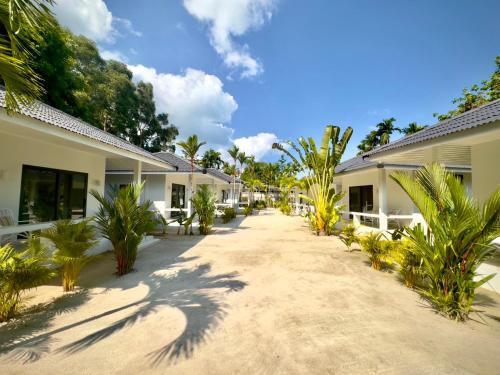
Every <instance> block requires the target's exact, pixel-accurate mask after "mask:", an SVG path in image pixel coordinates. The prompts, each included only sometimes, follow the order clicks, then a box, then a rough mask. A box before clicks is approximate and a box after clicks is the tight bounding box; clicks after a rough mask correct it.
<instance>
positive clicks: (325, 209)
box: [273, 125, 352, 235]
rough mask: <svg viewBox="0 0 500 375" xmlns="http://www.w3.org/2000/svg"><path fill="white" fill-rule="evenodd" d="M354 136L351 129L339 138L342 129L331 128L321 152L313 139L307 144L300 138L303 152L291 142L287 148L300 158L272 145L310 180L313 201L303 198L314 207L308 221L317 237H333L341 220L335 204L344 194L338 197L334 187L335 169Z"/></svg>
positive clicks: (329, 127)
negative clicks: (336, 224) (337, 223)
mask: <svg viewBox="0 0 500 375" xmlns="http://www.w3.org/2000/svg"><path fill="white" fill-rule="evenodd" d="M351 135H352V128H351V127H348V128H347V129H346V130H345V132H344V134H343V135H342V137H340V128H339V127H338V126H332V125H328V126H326V128H325V131H324V133H323V139H322V141H321V146H320V149H319V150H318V148H317V147H316V142H315V141H314V139H312V138H308V139H307V140H306V139H304V138H302V137H301V138H299V140H298V144H299V146H300V148H299V146H297V145H296V144H295V143H293V142H291V141H288V142H287V143H288V145H289V146H290V148H291V150H293V151H295V153H296V154H297V156H294V155H293V154H292V153H291V152H290V151H289V150H288V149H287V148H285V147H284V146H283V145H280V144H278V143H275V144H273V148H275V149H278V150H281V151H282V152H284V153H285V154H286V155H288V156H289V157H290V158H291V159H292V161H293V162H294V163H295V165H296V167H297V169H299V170H301V171H303V172H304V174H305V175H306V177H307V178H306V181H307V184H308V185H309V190H310V191H311V195H312V198H309V197H307V196H301V197H302V198H303V199H304V200H306V201H309V202H311V203H312V204H313V205H314V213H311V216H310V218H309V219H310V221H311V226H312V227H313V228H314V231H315V232H316V233H317V234H318V235H329V234H331V233H332V231H333V227H334V225H335V223H336V222H337V221H338V219H339V215H338V209H337V207H336V204H337V202H338V201H340V200H341V199H342V197H343V194H337V193H336V192H335V190H334V189H333V188H332V187H331V184H332V180H333V176H334V174H335V167H336V166H337V165H338V164H339V163H340V159H341V158H342V155H343V153H344V151H345V148H346V146H347V143H348V142H349V139H350V138H351Z"/></svg>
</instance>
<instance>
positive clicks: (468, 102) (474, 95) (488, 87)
mask: <svg viewBox="0 0 500 375" xmlns="http://www.w3.org/2000/svg"><path fill="white" fill-rule="evenodd" d="M495 63H496V66H497V67H496V70H495V71H494V72H493V74H492V75H491V77H490V78H489V79H488V80H486V81H483V82H481V85H477V84H475V85H472V86H471V87H470V88H464V89H463V91H462V96H460V97H458V98H455V99H453V101H452V102H453V104H456V105H457V108H456V109H452V110H451V111H448V113H444V114H439V113H434V117H437V118H438V120H439V121H443V120H446V119H449V118H451V117H453V116H457V115H459V114H461V113H465V112H467V111H470V110H471V109H474V108H477V107H480V106H482V105H484V104H486V103H488V102H491V101H493V100H496V99H499V98H500V56H497V57H496V59H495Z"/></svg>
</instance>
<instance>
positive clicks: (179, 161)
mask: <svg viewBox="0 0 500 375" xmlns="http://www.w3.org/2000/svg"><path fill="white" fill-rule="evenodd" d="M154 155H155V156H156V157H158V158H160V159H161V160H163V161H165V162H167V163H169V164H171V165H173V166H174V167H176V172H191V162H190V161H189V160H186V159H184V158H183V157H181V156H179V155H176V154H174V153H173V152H168V151H162V152H155V153H154ZM194 172H203V170H202V169H201V168H200V167H198V166H197V165H195V166H194Z"/></svg>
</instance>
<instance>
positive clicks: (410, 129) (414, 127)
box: [401, 122, 427, 135]
mask: <svg viewBox="0 0 500 375" xmlns="http://www.w3.org/2000/svg"><path fill="white" fill-rule="evenodd" d="M426 127H427V125H418V124H417V123H416V122H411V123H409V124H408V126H407V127H406V128H403V129H401V132H402V133H403V134H404V135H412V134H415V133H418V132H419V131H420V130H424V129H425V128H426Z"/></svg>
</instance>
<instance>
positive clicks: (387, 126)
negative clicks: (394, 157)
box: [358, 117, 401, 155]
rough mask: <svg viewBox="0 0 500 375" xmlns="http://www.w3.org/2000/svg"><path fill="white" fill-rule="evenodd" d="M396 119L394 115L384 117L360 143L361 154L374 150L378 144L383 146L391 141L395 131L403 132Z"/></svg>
mask: <svg viewBox="0 0 500 375" xmlns="http://www.w3.org/2000/svg"><path fill="white" fill-rule="evenodd" d="M395 121H396V119H395V118H394V117H391V118H388V119H384V120H382V121H381V122H379V123H378V124H377V125H376V129H375V130H372V131H371V132H370V133H368V135H367V136H366V137H365V138H364V139H363V140H362V141H361V143H360V144H359V145H358V149H359V153H358V155H359V154H363V153H365V152H367V151H371V150H373V149H374V148H375V147H377V146H383V145H386V144H388V143H389V142H390V140H391V135H392V134H393V133H394V132H398V133H401V129H400V128H398V127H396V126H395V125H394V122H395Z"/></svg>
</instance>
